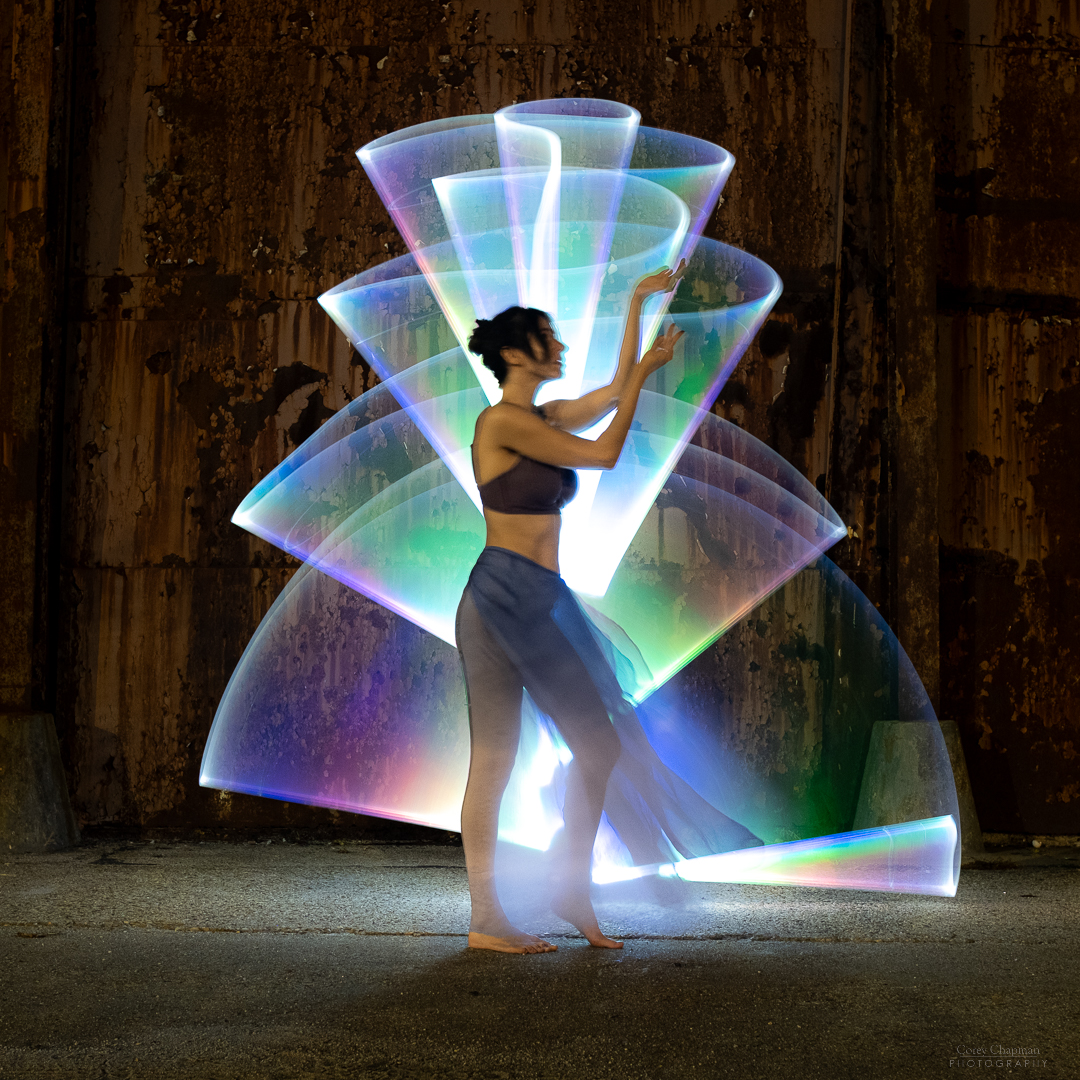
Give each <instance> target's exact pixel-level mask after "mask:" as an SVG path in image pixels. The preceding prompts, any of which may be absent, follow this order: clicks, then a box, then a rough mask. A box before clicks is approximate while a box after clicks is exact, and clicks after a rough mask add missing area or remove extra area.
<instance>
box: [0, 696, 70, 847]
mask: <svg viewBox="0 0 1080 1080" xmlns="http://www.w3.org/2000/svg"><path fill="white" fill-rule="evenodd" d="M78 842H79V827H78V826H77V825H76V824H75V816H74V815H73V814H72V812H71V801H70V799H69V798H68V789H67V777H66V776H65V775H64V768H63V765H62V764H61V763H60V744H59V743H58V742H57V740H56V725H55V724H54V723H53V718H52V716H51V715H49V714H48V713H0V852H11V853H19V852H35V851H60V850H61V849H63V848H69V847H72V846H73V845H74V844H77V843H78Z"/></svg>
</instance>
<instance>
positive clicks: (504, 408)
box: [484, 326, 684, 469]
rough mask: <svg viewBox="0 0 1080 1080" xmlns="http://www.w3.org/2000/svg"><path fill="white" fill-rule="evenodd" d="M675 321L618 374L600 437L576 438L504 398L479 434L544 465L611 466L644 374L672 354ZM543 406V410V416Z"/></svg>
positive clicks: (631, 417) (678, 334)
mask: <svg viewBox="0 0 1080 1080" xmlns="http://www.w3.org/2000/svg"><path fill="white" fill-rule="evenodd" d="M683 333H684V332H683V331H682V330H680V329H679V328H678V327H676V326H669V327H668V328H667V330H666V331H665V332H664V333H663V334H661V335H660V336H659V337H658V338H657V339H656V341H655V342H654V343H653V346H652V348H651V349H649V351H648V352H646V353H645V355H644V356H642V358H641V359H640V360H639V361H638V362H637V363H636V364H633V365H632V366H631V368H630V370H629V371H628V372H627V373H626V375H625V376H624V378H623V386H622V389H621V391H620V392H619V394H618V397H617V399H616V401H615V408H616V411H615V417H614V419H613V420H612V421H611V423H610V424H609V425H608V426H607V428H606V429H605V430H604V431H603V432H602V433H601V434H600V437H599V438H597V439H595V440H593V439H582V438H579V437H578V436H577V435H571V434H570V433H569V432H567V431H563V430H560V429H559V428H555V427H552V426H551V424H550V423H548V422H547V421H546V420H544V419H543V418H541V417H540V416H538V415H537V414H536V413H534V412H531V411H530V410H528V409H524V408H521V407H520V406H518V405H513V404H510V403H505V404H503V403H500V404H498V405H493V406H492V407H491V408H490V410H489V411H488V417H487V420H486V421H485V424H484V437H485V439H490V440H491V441H492V442H493V443H495V444H496V445H497V446H500V447H502V448H504V449H506V450H510V451H512V452H513V453H515V454H520V455H521V456H522V457H529V458H533V459H534V460H535V461H542V462H544V463H545V464H547V465H559V466H565V467H568V468H572V469H573V468H580V469H613V468H614V467H615V464H616V462H617V461H618V460H619V455H620V454H621V453H622V448H623V444H624V443H625V442H626V436H627V433H628V432H629V430H630V425H631V423H632V422H633V420H634V412H635V410H636V409H637V403H638V396H639V395H640V393H641V388H642V386H643V385H644V383H645V380H646V379H647V378H648V377H649V376H650V375H651V374H652V373H653V372H654V371H656V370H657V369H658V368H661V367H663V366H664V365H665V364H666V363H667V362H668V361H669V360H670V359H671V357H672V353H673V352H674V349H675V345H676V343H677V342H678V341H679V339H680V338H681V337H682V336H683ZM547 415H548V413H547V408H546V407H545V416H547Z"/></svg>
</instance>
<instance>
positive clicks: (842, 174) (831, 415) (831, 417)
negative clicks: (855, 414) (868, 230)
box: [824, 0, 854, 499]
mask: <svg viewBox="0 0 1080 1080" xmlns="http://www.w3.org/2000/svg"><path fill="white" fill-rule="evenodd" d="M853 7H854V0H847V3H846V4H845V5H844V45H843V48H844V52H843V79H842V80H841V86H840V145H839V147H838V150H837V167H836V244H835V247H834V249H833V253H834V256H835V261H834V265H833V312H832V320H833V325H832V353H831V355H830V357H829V370H828V372H826V376H825V382H826V385H827V387H828V394H827V401H828V406H827V412H826V417H825V423H826V435H825V439H826V442H825V484H824V487H825V492H824V494H825V496H826V498H829V499H831V498H832V478H833V471H834V470H833V445H834V441H835V427H836V395H837V387H836V372H837V366H838V363H839V357H840V306H841V305H840V296H841V287H842V285H843V265H844V190H845V184H846V180H847V149H848V123H849V118H850V112H851V21H852V14H853V12H852V9H853Z"/></svg>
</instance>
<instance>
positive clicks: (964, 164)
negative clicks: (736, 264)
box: [934, 0, 1080, 834]
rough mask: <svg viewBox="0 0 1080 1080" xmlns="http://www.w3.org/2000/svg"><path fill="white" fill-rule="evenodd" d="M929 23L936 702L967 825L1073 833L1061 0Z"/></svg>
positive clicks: (1073, 462) (1078, 118) (1072, 577)
mask: <svg viewBox="0 0 1080 1080" xmlns="http://www.w3.org/2000/svg"><path fill="white" fill-rule="evenodd" d="M939 15H940V18H939V21H938V24H937V26H936V27H935V41H934V51H935V57H936V61H935V65H934V68H935V94H934V96H935V99H936V101H937V102H938V109H939V126H938V145H937V152H936V157H937V199H936V202H937V217H938V226H939V230H940V244H939V255H938V264H939V271H938V272H939V285H938V349H939V357H940V359H939V370H940V371H941V373H942V381H941V385H940V388H939V390H940V409H939V430H940V439H941V446H942V453H941V489H940V509H939V520H940V531H941V542H942V565H941V572H942V593H941V612H942V617H941V629H942V672H943V675H942V714H943V715H944V716H946V717H950V718H953V719H955V720H957V721H958V723H959V724H960V727H961V730H962V733H963V737H964V747H965V752H966V756H967V760H968V767H969V770H970V772H971V778H972V784H973V787H974V791H975V797H976V800H977V803H978V807H979V813H980V817H981V819H982V824H983V828H984V829H989V830H992V831H1002V832H1027V833H1069V834H1075V833H1077V832H1080V768H1078V761H1080V572H1078V569H1077V567H1078V565H1080V468H1078V462H1080V254H1078V253H1080V88H1078V75H1080V5H1077V4H1076V3H1071V2H1060V3H1057V2H1054V3H1051V2H1048V0H1038V2H1032V3H1028V2H1024V3H1020V2H1012V3H1005V2H999V3H997V4H982V3H978V2H976V0H971V3H970V4H948V5H942V10H941V11H940V13H939Z"/></svg>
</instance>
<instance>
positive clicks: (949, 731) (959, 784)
mask: <svg viewBox="0 0 1080 1080" xmlns="http://www.w3.org/2000/svg"><path fill="white" fill-rule="evenodd" d="M941 734H942V735H943V736H944V737H945V748H946V749H947V750H948V751H949V761H951V762H952V771H953V779H954V780H955V781H956V801H957V802H958V803H959V804H960V837H961V842H960V855H961V858H965V859H966V858H967V857H968V856H974V855H981V854H982V853H983V851H985V850H986V848H985V845H984V843H983V834H982V828H981V827H980V826H979V815H978V814H977V813H976V812H975V796H974V795H973V794H972V791H971V777H970V776H968V769H967V759H966V758H965V757H964V748H963V746H962V745H961V744H960V728H959V727H957V726H956V721H955V720H942V721H941Z"/></svg>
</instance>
